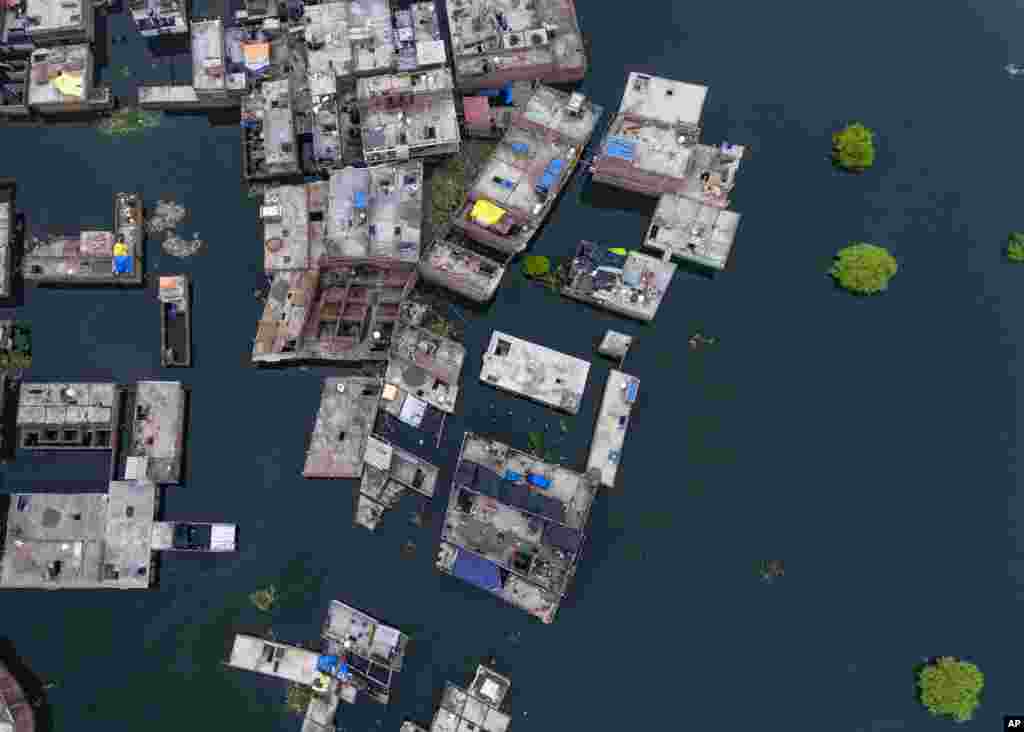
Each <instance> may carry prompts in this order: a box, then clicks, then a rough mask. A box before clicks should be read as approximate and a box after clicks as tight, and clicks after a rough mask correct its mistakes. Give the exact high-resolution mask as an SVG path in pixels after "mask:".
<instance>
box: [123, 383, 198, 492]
mask: <svg viewBox="0 0 1024 732" xmlns="http://www.w3.org/2000/svg"><path fill="white" fill-rule="evenodd" d="M127 418H128V419H131V424H132V429H131V443H130V444H128V445H125V446H124V454H125V456H126V461H127V465H126V468H125V477H127V478H129V479H132V480H134V479H140V478H147V479H149V480H153V481H156V482H157V483H177V482H178V480H179V479H180V478H181V458H182V447H183V441H184V433H185V388H184V386H182V384H181V382H180V381H140V382H138V383H137V384H136V388H135V412H134V414H132V415H130V416H127Z"/></svg>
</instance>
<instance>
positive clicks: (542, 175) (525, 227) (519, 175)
mask: <svg viewBox="0 0 1024 732" xmlns="http://www.w3.org/2000/svg"><path fill="white" fill-rule="evenodd" d="M577 104H578V108H577ZM601 111H602V108H601V107H598V106H595V105H592V104H591V103H590V102H589V101H587V100H585V99H583V98H582V97H581V96H579V95H577V96H576V97H575V99H574V98H573V96H572V95H570V94H568V93H565V92H561V91H558V90H557V89H552V88H550V87H546V86H538V87H537V89H536V90H535V92H534V94H533V96H532V97H530V100H529V101H528V102H527V103H526V104H525V106H524V107H523V112H522V114H521V115H520V116H519V117H518V119H517V121H516V122H515V123H514V124H513V126H511V127H510V128H509V129H508V131H507V132H506V133H505V136H504V137H503V139H502V141H501V142H500V143H499V144H498V146H497V147H496V149H495V151H494V154H493V155H492V156H491V157H490V158H489V159H488V160H487V161H486V162H485V163H484V164H483V166H482V168H481V171H480V174H479V176H478V177H477V179H476V181H475V182H474V183H473V185H472V187H471V188H470V190H469V194H468V196H467V200H466V203H465V205H464V206H463V207H462V209H461V211H460V212H459V214H458V215H457V216H456V217H455V218H454V219H453V221H452V223H453V224H454V225H455V226H456V227H458V228H460V229H462V230H463V231H464V232H465V233H466V235H467V236H469V237H471V238H472V239H474V240H476V241H478V242H481V243H483V244H486V245H488V246H491V247H494V248H496V249H499V250H501V251H503V252H507V253H516V252H520V251H522V250H523V249H525V248H526V246H527V245H528V244H529V242H530V240H531V239H532V238H533V236H534V234H536V232H537V230H538V229H539V227H540V225H541V223H542V222H543V220H544V218H545V217H546V216H547V214H548V213H549V212H550V210H551V207H552V205H553V204H554V201H555V200H556V199H557V197H558V194H559V192H560V191H561V189H562V188H563V186H564V185H565V184H566V183H567V182H568V180H569V177H570V176H571V175H572V172H573V171H574V170H575V168H576V163H577V162H578V160H579V156H580V154H581V153H582V152H583V148H584V147H585V146H586V144H587V142H588V141H589V139H590V136H591V135H592V134H593V131H594V127H595V126H596V124H597V121H598V119H599V118H600V116H601Z"/></svg>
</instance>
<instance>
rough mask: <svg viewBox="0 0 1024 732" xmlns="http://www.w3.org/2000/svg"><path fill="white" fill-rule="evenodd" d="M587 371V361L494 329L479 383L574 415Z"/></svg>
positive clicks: (577, 409)
mask: <svg viewBox="0 0 1024 732" xmlns="http://www.w3.org/2000/svg"><path fill="white" fill-rule="evenodd" d="M589 372H590V363H589V362H587V361H584V360H582V359H579V358H576V357H574V356H567V355H566V354H564V353H559V352H558V351H554V350H552V349H550V348H545V347H544V346H538V345H536V344H534V343H530V342H529V341H524V340H522V339H520V338H516V337H515V336H510V335H508V334H507V333H502V332H500V331H497V330H496V331H494V333H493V334H492V335H491V341H490V343H489V344H488V346H487V351H486V353H484V363H483V367H482V368H481V370H480V381H482V382H484V383H485V384H490V385H491V386H494V387H497V388H498V389H502V390H504V391H509V392H512V393H513V394H519V395H520V396H525V397H527V398H528V399H533V400H534V401H537V402H540V403H541V404H546V405H547V406H549V407H553V408H555V409H560V410H562V411H565V412H568V413H569V414H576V413H577V412H578V411H579V409H580V403H581V402H582V400H583V391H584V389H585V388H586V385H587V374H588V373H589Z"/></svg>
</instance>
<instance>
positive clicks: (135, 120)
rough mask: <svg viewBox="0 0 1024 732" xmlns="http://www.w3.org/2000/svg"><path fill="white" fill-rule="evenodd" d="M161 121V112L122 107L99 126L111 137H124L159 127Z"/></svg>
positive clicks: (101, 130)
mask: <svg viewBox="0 0 1024 732" xmlns="http://www.w3.org/2000/svg"><path fill="white" fill-rule="evenodd" d="M160 119H161V115H160V113H159V112H151V111H148V110H145V109H136V108H134V107H122V108H121V109H118V110H117V111H115V112H113V113H112V114H111V115H110V116H109V117H107V118H106V119H104V120H102V121H101V122H100V124H99V130H100V132H102V133H103V134H105V135H110V136H111V137H123V136H125V135H132V134H135V133H137V132H142V131H143V130H148V129H150V128H152V127H157V126H159V124H160Z"/></svg>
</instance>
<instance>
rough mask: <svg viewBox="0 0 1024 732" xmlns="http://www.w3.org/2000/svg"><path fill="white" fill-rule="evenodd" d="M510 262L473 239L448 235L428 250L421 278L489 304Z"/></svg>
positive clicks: (422, 260)
mask: <svg viewBox="0 0 1024 732" xmlns="http://www.w3.org/2000/svg"><path fill="white" fill-rule="evenodd" d="M509 258H510V257H509V255H508V254H504V253H501V252H497V251H494V250H491V249H489V248H487V247H484V246H482V245H480V244H478V243H477V242H474V241H473V240H472V239H468V238H465V237H459V236H455V235H449V236H448V237H445V238H443V239H438V240H436V241H435V242H433V243H432V244H430V245H429V246H428V247H427V249H426V251H425V252H424V253H423V258H422V259H420V276H421V277H422V278H423V279H424V280H426V281H427V282H431V283H433V284H435V285H440V286H441V287H444V288H446V289H448V290H451V291H452V292H457V293H458V294H460V295H462V296H464V297H468V298H469V299H470V300H473V301H475V302H481V303H482V302H488V301H489V300H490V299H491V298H493V297H494V293H495V292H497V290H498V285H499V284H501V280H502V278H503V277H504V276H505V268H506V266H507V265H508V261H509Z"/></svg>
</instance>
